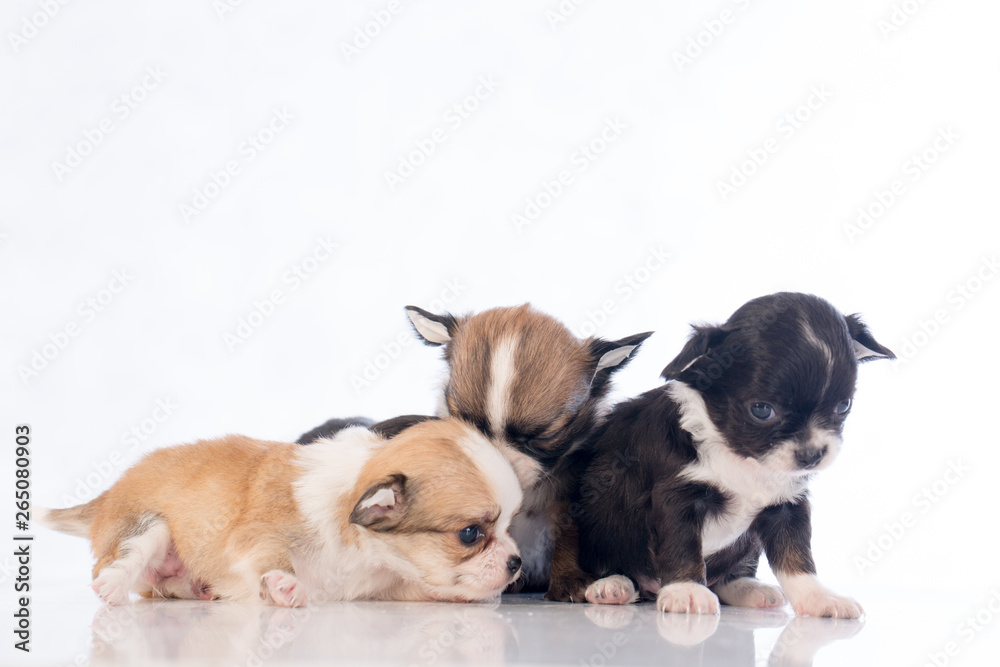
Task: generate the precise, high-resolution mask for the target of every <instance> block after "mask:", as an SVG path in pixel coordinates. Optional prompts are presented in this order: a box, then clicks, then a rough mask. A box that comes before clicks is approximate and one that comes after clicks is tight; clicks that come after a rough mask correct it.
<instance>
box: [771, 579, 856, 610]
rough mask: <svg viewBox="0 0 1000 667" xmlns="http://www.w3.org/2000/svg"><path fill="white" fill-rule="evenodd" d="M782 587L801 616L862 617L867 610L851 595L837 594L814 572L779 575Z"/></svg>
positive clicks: (793, 607)
mask: <svg viewBox="0 0 1000 667" xmlns="http://www.w3.org/2000/svg"><path fill="white" fill-rule="evenodd" d="M778 581H780V582H781V588H782V589H783V590H784V591H785V596H786V597H787V598H788V601H789V602H791V603H792V609H794V610H795V613H796V614H798V615H800V616H826V617H829V618H861V616H862V615H864V613H865V610H864V609H862V608H861V605H859V604H858V603H857V602H856V601H854V600H852V599H851V598H849V597H844V596H842V595H837V594H836V593H834V592H833V591H831V590H830V589H828V588H826V587H825V586H823V585H822V584H820V583H819V580H818V579H816V576H815V575H813V574H796V575H790V576H784V577H782V576H779V577H778Z"/></svg>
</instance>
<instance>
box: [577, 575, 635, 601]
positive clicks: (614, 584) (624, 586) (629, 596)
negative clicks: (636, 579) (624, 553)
mask: <svg viewBox="0 0 1000 667" xmlns="http://www.w3.org/2000/svg"><path fill="white" fill-rule="evenodd" d="M585 596H586V598H587V602H589V603H590V604H632V603H633V602H635V601H636V600H638V599H639V592H638V591H636V590H635V584H634V583H632V580H631V579H629V578H628V577H625V576H622V575H620V574H613V575H611V576H610V577H604V578H603V579H598V580H597V581H595V582H594V583H592V584H591V585H590V586H587V590H586V593H585Z"/></svg>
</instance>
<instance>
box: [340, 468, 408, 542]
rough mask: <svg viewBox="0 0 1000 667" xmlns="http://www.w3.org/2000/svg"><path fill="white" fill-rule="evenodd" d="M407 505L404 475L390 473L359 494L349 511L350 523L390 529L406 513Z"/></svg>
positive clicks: (382, 529) (378, 529)
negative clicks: (352, 508)
mask: <svg viewBox="0 0 1000 667" xmlns="http://www.w3.org/2000/svg"><path fill="white" fill-rule="evenodd" d="M408 505H409V498H408V496H407V494H406V475H392V476H391V477H387V478H385V479H383V480H381V481H379V482H378V483H376V484H375V485H374V486H372V487H371V488H370V489H368V490H367V491H365V492H364V493H363V494H362V495H361V499H360V500H358V503H357V504H356V505H355V506H354V511H353V512H351V523H355V524H357V525H359V526H364V527H365V528H371V529H372V530H376V531H384V530H391V529H393V528H395V527H396V526H397V525H399V522H400V521H401V520H402V518H403V517H404V516H405V515H406V509H407V506H408Z"/></svg>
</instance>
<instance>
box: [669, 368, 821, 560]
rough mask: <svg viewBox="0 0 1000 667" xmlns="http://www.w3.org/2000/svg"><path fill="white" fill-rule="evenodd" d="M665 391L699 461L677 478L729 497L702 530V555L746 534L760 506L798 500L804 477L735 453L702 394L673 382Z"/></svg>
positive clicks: (761, 507) (802, 488) (721, 547)
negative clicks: (707, 485)
mask: <svg viewBox="0 0 1000 667" xmlns="http://www.w3.org/2000/svg"><path fill="white" fill-rule="evenodd" d="M668 391H669V392H670V396H671V398H673V399H674V401H676V402H677V404H678V405H679V406H680V409H681V420H680V426H681V428H683V429H684V430H685V431H687V432H688V433H690V434H691V437H692V439H693V440H694V442H695V447H696V448H697V450H698V460H697V461H696V462H694V463H692V464H690V465H688V466H687V467H686V468H685V469H684V470H683V471H682V472H681V474H682V475H683V476H684V477H686V478H687V479H690V480H692V481H698V482H705V483H706V484H711V485H712V486H714V487H715V488H717V489H719V490H720V491H722V492H723V493H725V494H726V496H727V497H728V499H729V502H728V503H727V506H726V510H725V511H724V512H723V513H721V514H719V515H716V516H714V517H712V518H710V519H708V520H707V521H706V523H705V526H704V528H703V529H702V538H701V539H702V555H703V556H705V557H707V556H710V555H711V554H713V553H715V552H716V551H719V550H720V549H723V548H724V547H726V546H728V545H730V544H732V543H733V542H734V541H735V540H736V539H737V538H738V537H739V536H740V535H742V534H743V533H744V532H746V530H747V529H748V528H749V527H750V524H751V523H753V520H754V518H755V517H756V516H757V514H758V513H759V512H760V511H761V510H762V509H764V508H765V507H768V506H770V505H774V504H777V503H781V502H787V501H789V500H792V499H794V498H796V497H799V496H801V495H802V494H803V493H804V492H805V488H806V481H807V478H806V477H804V476H802V475H793V474H789V473H786V472H780V471H774V470H770V469H768V468H766V467H765V466H764V465H762V464H761V463H760V462H759V461H757V460H756V459H751V458H746V457H743V456H739V455H738V454H736V453H734V452H733V450H732V449H731V448H730V447H729V445H728V443H727V442H726V439H725V438H724V437H723V436H722V434H721V433H719V431H718V429H716V427H715V424H713V423H712V420H711V418H710V417H709V415H708V410H707V409H706V408H705V401H704V400H703V399H702V397H701V394H699V393H698V392H697V391H695V390H694V389H692V388H691V387H690V386H688V385H686V384H684V383H683V382H677V381H673V382H671V383H670V384H669V386H668Z"/></svg>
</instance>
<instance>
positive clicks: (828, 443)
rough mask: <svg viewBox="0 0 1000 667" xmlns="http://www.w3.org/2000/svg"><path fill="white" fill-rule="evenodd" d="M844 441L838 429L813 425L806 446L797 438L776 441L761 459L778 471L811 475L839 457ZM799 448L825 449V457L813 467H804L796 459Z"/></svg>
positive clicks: (828, 465)
mask: <svg viewBox="0 0 1000 667" xmlns="http://www.w3.org/2000/svg"><path fill="white" fill-rule="evenodd" d="M842 442H843V439H842V438H841V437H840V434H838V433H837V432H836V431H831V430H829V429H825V428H818V427H815V426H811V427H810V428H809V440H808V442H807V443H806V445H805V446H804V447H803V445H802V444H801V443H800V442H799V441H798V440H795V439H790V440H782V441H780V442H777V443H775V445H774V447H773V449H771V451H770V452H769V453H768V454H767V456H765V457H764V458H762V459H761V462H762V463H763V464H764V465H765V466H767V467H768V468H770V469H772V470H775V471H777V472H788V473H794V474H801V475H811V474H812V473H814V472H818V471H820V470H823V469H824V468H828V467H830V465H831V464H832V463H833V461H834V459H836V458H837V454H839V453H840V446H841V444H842ZM798 449H808V450H812V451H820V450H824V453H823V458H822V459H820V461H819V463H817V464H816V465H815V466H814V467H812V468H802V467H801V466H799V463H798V461H797V460H796V459H795V452H796V450H798Z"/></svg>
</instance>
